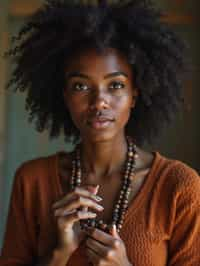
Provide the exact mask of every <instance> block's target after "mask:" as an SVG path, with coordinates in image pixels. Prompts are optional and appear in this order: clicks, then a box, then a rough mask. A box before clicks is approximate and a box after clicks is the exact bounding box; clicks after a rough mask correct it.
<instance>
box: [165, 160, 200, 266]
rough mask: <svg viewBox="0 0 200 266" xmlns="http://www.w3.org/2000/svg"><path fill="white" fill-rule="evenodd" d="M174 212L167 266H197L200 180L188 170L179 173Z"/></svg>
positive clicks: (199, 255)
mask: <svg viewBox="0 0 200 266" xmlns="http://www.w3.org/2000/svg"><path fill="white" fill-rule="evenodd" d="M179 173H180V175H179V176H180V177H182V178H180V179H179V180H180V182H179V184H178V186H177V193H176V208H175V209H176V210H175V215H174V217H175V218H174V223H173V229H172V233H171V238H170V241H169V261H168V265H169V266H189V265H191V266H198V265H200V252H199V248H200V176H199V175H198V174H197V172H196V171H195V170H193V169H191V168H188V166H186V167H185V166H184V165H182V169H180V172H179Z"/></svg>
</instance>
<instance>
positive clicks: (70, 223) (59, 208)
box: [53, 185, 103, 255]
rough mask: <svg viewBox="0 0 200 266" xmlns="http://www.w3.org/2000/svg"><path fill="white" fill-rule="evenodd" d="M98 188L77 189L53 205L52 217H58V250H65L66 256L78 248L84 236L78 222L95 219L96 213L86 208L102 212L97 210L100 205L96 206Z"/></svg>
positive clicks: (84, 187)
mask: <svg viewBox="0 0 200 266" xmlns="http://www.w3.org/2000/svg"><path fill="white" fill-rule="evenodd" d="M98 188H99V187H97V186H91V185H87V186H82V187H77V188H76V189H75V190H73V191H72V192H70V193H69V194H67V195H66V196H65V197H64V198H62V199H61V200H59V201H57V202H56V203H54V204H53V209H54V215H55V216H57V217H58V219H57V227H58V236H59V243H58V249H60V250H66V252H67V253H68V255H69V254H72V253H73V252H74V251H75V250H76V249H77V248H78V247H79V245H80V243H81V242H82V240H83V239H84V237H85V236H86V234H85V232H84V231H83V230H81V227H80V223H79V220H81V219H88V218H95V217H96V213H94V212H89V211H88V207H90V208H92V209H94V210H96V211H102V210H103V209H100V208H99V206H101V205H99V204H97V202H98V200H97V198H96V196H95V194H97V192H98ZM101 207H102V206H101ZM77 209H79V210H77Z"/></svg>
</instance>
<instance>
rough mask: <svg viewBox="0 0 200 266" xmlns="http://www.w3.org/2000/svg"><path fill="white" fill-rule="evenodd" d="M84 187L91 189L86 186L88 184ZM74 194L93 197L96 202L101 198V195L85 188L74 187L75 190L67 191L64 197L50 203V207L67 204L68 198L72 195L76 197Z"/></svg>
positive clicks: (70, 198)
mask: <svg viewBox="0 0 200 266" xmlns="http://www.w3.org/2000/svg"><path fill="white" fill-rule="evenodd" d="M86 187H87V188H88V189H91V188H90V186H88V185H87V186H86ZM91 190H92V189H91ZM76 195H79V196H83V197H87V198H91V199H93V200H94V201H96V202H100V201H101V200H102V198H101V197H99V196H97V195H95V194H94V193H93V192H90V191H89V190H87V189H86V188H83V187H76V188H75V190H73V191H71V192H70V193H68V194H67V195H66V196H65V197H64V198H62V199H61V200H59V201H57V202H55V203H54V204H53V205H52V208H53V209H55V208H59V207H62V206H63V205H65V204H67V203H68V202H69V201H70V200H72V199H73V198H74V197H76Z"/></svg>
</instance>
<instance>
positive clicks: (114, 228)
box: [109, 224, 121, 240]
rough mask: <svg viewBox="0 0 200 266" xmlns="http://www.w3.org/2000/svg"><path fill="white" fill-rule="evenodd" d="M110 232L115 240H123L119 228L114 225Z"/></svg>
mask: <svg viewBox="0 0 200 266" xmlns="http://www.w3.org/2000/svg"><path fill="white" fill-rule="evenodd" d="M109 232H110V233H111V235H112V236H113V237H114V238H117V239H120V240H121V237H120V235H119V233H118V232H117V227H116V225H115V224H114V225H112V227H111V228H110V230H109Z"/></svg>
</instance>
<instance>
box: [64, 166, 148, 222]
mask: <svg viewBox="0 0 200 266" xmlns="http://www.w3.org/2000/svg"><path fill="white" fill-rule="evenodd" d="M148 172H149V169H146V170H145V171H141V172H138V173H137V174H136V175H135V177H134V178H133V180H132V183H131V188H132V189H131V193H130V195H129V198H128V207H129V206H130V205H131V203H132V202H133V200H134V198H135V197H136V195H137V194H138V193H139V191H140V189H141V187H142V185H143V183H144V182H145V178H146V176H147V174H148ZM89 183H90V180H87V181H86V179H83V182H82V185H85V184H89ZM91 183H92V182H91ZM99 185H100V186H99V191H98V196H100V197H101V198H102V199H103V200H102V201H101V202H100V203H99V204H100V205H102V206H103V207H104V210H103V211H102V212H97V219H101V220H103V221H104V222H105V223H107V224H109V223H111V221H112V215H113V211H114V209H115V205H116V203H117V201H118V199H119V195H120V191H121V188H122V179H121V178H120V177H117V176H115V177H114V178H111V179H110V180H109V181H104V182H101V184H99ZM61 186H62V191H63V192H64V194H67V193H69V184H67V180H66V178H65V179H62V178H61Z"/></svg>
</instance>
